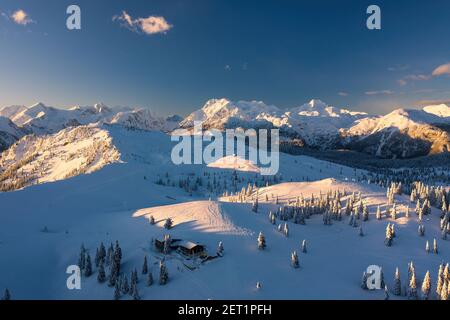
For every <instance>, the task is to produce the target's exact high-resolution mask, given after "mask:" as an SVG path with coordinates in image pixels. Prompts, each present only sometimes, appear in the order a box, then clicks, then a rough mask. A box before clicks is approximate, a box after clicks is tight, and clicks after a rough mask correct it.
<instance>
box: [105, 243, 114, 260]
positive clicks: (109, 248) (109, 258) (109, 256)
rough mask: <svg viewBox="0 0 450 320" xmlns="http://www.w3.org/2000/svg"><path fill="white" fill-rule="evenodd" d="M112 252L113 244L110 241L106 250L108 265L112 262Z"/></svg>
mask: <svg viewBox="0 0 450 320" xmlns="http://www.w3.org/2000/svg"><path fill="white" fill-rule="evenodd" d="M113 253H114V247H113V244H112V243H111V245H110V246H109V247H108V251H107V253H106V261H105V262H106V265H107V266H109V265H111V264H112V262H113Z"/></svg>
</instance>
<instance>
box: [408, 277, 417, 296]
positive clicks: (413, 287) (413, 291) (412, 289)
mask: <svg viewBox="0 0 450 320" xmlns="http://www.w3.org/2000/svg"><path fill="white" fill-rule="evenodd" d="M408 298H409V299H413V300H417V298H418V296H417V283H416V273H415V272H412V274H411V280H410V281H409V292H408Z"/></svg>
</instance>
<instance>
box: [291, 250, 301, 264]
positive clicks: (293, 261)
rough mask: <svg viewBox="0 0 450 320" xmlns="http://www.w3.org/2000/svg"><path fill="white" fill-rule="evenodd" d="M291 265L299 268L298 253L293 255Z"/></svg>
mask: <svg viewBox="0 0 450 320" xmlns="http://www.w3.org/2000/svg"><path fill="white" fill-rule="evenodd" d="M291 265H292V267H294V268H298V267H299V263H298V255H297V251H293V252H292V254H291Z"/></svg>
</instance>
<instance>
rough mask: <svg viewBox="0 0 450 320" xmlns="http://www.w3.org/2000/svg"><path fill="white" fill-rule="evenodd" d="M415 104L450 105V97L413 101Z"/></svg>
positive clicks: (421, 105)
mask: <svg viewBox="0 0 450 320" xmlns="http://www.w3.org/2000/svg"><path fill="white" fill-rule="evenodd" d="M414 104H415V105H416V106H420V107H423V106H431V105H437V104H446V105H448V106H450V99H436V100H418V101H416V102H415V103H414Z"/></svg>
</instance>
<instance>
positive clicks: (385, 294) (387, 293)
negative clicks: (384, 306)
mask: <svg viewBox="0 0 450 320" xmlns="http://www.w3.org/2000/svg"><path fill="white" fill-rule="evenodd" d="M384 300H389V290H388V287H387V285H385V286H384Z"/></svg>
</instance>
